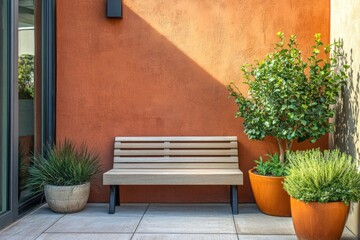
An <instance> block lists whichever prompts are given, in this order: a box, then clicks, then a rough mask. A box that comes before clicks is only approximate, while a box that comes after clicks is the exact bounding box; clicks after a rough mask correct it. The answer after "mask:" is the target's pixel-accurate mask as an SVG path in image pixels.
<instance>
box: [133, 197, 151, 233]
mask: <svg viewBox="0 0 360 240" xmlns="http://www.w3.org/2000/svg"><path fill="white" fill-rule="evenodd" d="M149 207H150V203H148V205H147V207H146V209H145V211H144V214H143V215H142V216H141V218H140V221H139V223H138V224H137V226H136V228H135V230H134V232H133V233H132V235H131V237H130V240H132V239H133V237H134V235H135V233H136V230H137V229H138V227H139V226H140V223H141V221H142V220H143V218H144V216H145V214H146V212H147V210H148V209H149Z"/></svg>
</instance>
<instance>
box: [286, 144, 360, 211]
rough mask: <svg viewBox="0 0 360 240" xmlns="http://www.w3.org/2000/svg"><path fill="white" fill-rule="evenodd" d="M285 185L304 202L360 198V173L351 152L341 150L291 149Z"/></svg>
mask: <svg viewBox="0 0 360 240" xmlns="http://www.w3.org/2000/svg"><path fill="white" fill-rule="evenodd" d="M287 160H288V161H289V168H288V176H287V177H286V178H285V180H284V189H285V190H286V191H287V192H288V194H289V195H290V196H291V197H292V198H295V199H298V200H301V201H304V202H320V203H327V202H340V201H341V202H344V203H345V204H348V203H349V202H358V201H359V200H360V173H359V170H358V164H357V163H356V162H355V161H354V160H352V158H351V156H349V155H347V154H345V153H341V152H340V151H339V150H337V149H336V150H325V151H323V152H322V151H320V150H319V149H312V150H307V151H296V152H287Z"/></svg>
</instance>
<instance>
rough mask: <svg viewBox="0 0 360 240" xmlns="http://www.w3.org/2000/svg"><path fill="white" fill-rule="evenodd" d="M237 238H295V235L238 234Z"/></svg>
mask: <svg viewBox="0 0 360 240" xmlns="http://www.w3.org/2000/svg"><path fill="white" fill-rule="evenodd" d="M238 237H239V240H297V238H296V236H295V235H238Z"/></svg>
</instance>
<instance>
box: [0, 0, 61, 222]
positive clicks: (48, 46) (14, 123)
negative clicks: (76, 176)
mask: <svg viewBox="0 0 360 240" xmlns="http://www.w3.org/2000/svg"><path fill="white" fill-rule="evenodd" d="M5 1H7V2H8V4H9V6H8V9H7V13H8V15H9V16H7V17H8V20H9V26H8V27H9V28H8V34H9V35H8V45H9V46H8V52H7V59H8V63H9V64H8V65H9V66H7V69H8V71H9V74H8V79H7V81H8V94H9V97H8V101H9V104H8V113H9V116H8V120H9V124H8V126H9V128H8V132H7V135H8V136H7V137H8V140H9V141H8V143H9V146H8V162H9V171H8V172H9V173H10V174H9V175H10V176H9V178H8V188H9V191H8V196H7V200H8V202H7V203H8V208H7V209H8V211H7V212H5V213H3V214H1V215H0V229H1V228H2V227H4V226H6V225H8V224H10V223H11V222H14V221H15V220H17V219H18V218H19V217H20V216H21V215H22V213H24V212H25V211H26V210H27V209H29V208H30V207H32V206H34V204H36V203H39V202H40V201H41V199H42V196H37V197H35V198H33V199H30V201H28V202H26V203H24V204H22V206H19V201H18V167H19V166H18V141H19V137H18V136H19V127H18V110H19V109H18V104H19V101H18V83H17V79H18V8H19V0H5ZM38 1H41V3H42V8H41V16H42V20H41V24H42V29H41V34H42V38H41V45H42V46H41V52H42V54H41V78H42V91H41V94H42V109H41V112H42V119H41V124H42V131H41V132H42V134H41V135H42V136H41V139H42V140H41V142H42V146H44V145H45V143H54V141H55V126H56V125H55V123H56V122H55V121H56V119H55V117H56V115H55V101H56V95H55V94H56V42H55V38H56V34H55V31H56V9H55V6H56V0H38Z"/></svg>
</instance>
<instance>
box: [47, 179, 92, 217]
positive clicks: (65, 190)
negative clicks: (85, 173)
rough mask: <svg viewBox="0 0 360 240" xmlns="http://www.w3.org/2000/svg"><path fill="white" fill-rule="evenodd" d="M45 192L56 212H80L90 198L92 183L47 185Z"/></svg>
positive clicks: (50, 206) (49, 203) (48, 201)
mask: <svg viewBox="0 0 360 240" xmlns="http://www.w3.org/2000/svg"><path fill="white" fill-rule="evenodd" d="M44 193H45V198H46V202H47V204H48V205H49V208H50V209H51V210H53V211H54V212H58V213H73V212H79V211H81V210H82V209H83V208H84V207H85V205H86V203H87V200H88V198H89V194H90V183H85V184H82V185H75V186H53V185H45V187H44Z"/></svg>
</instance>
